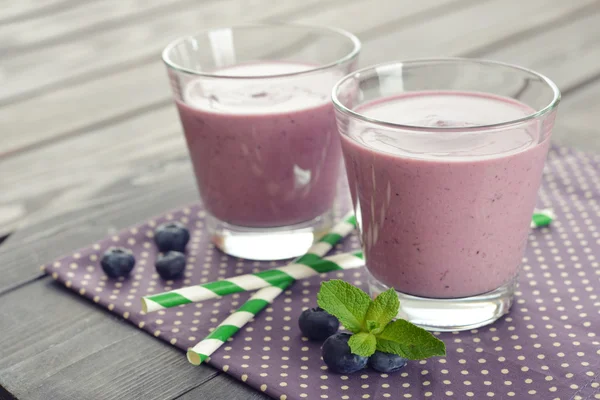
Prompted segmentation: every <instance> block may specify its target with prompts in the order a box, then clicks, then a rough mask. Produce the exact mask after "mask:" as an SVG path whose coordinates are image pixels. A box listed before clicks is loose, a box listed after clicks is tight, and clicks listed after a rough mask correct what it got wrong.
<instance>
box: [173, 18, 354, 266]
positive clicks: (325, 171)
mask: <svg viewBox="0 0 600 400" xmlns="http://www.w3.org/2000/svg"><path fill="white" fill-rule="evenodd" d="M359 51H360V42H359V41H358V39H357V38H356V37H355V36H353V35H352V34H350V33H348V32H345V31H342V30H339V29H333V28H327V27H317V26H306V25H293V24H258V25H241V26H233V27H224V28H214V29H208V30H206V31H203V32H200V33H198V34H196V35H193V36H188V37H183V38H180V39H177V40H175V41H174V42H172V43H171V44H169V45H168V46H167V47H166V49H165V50H164V52H163V60H164V62H165V64H166V65H167V70H168V73H169V78H170V81H171V87H172V90H173V95H174V98H175V104H176V106H177V109H178V111H179V116H180V118H181V123H182V125H183V130H184V133H185V138H186V140H187V145H188V149H189V153H190V157H191V160H192V164H193V168H194V172H195V175H196V181H197V184H198V188H199V192H200V197H201V199H202V201H203V203H204V206H205V208H206V212H207V228H208V230H209V232H210V234H211V235H212V238H213V243H215V245H216V246H217V247H218V248H220V249H221V250H222V251H224V252H225V253H227V254H230V255H233V256H237V257H242V258H247V259H253V260H277V259H284V258H290V257H295V256H298V255H301V254H304V253H305V252H306V250H307V249H308V248H309V247H310V245H311V244H312V243H313V241H314V240H315V239H316V238H318V237H319V236H320V235H322V234H323V233H324V232H325V231H326V230H327V229H328V228H329V227H330V226H331V223H332V207H333V203H334V199H335V195H336V186H337V181H338V176H339V170H340V167H341V165H342V159H341V148H340V143H339V138H338V134H337V130H336V126H335V114H334V111H333V105H332V104H331V100H330V92H331V89H332V88H333V85H334V84H335V83H336V82H337V81H338V80H339V79H340V78H341V77H343V76H344V75H346V74H348V73H349V72H351V71H352V70H353V69H354V66H355V64H356V61H357V57H358V53H359Z"/></svg>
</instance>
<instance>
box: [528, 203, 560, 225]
mask: <svg viewBox="0 0 600 400" xmlns="http://www.w3.org/2000/svg"><path fill="white" fill-rule="evenodd" d="M554 218H556V215H554V212H553V211H552V210H551V209H549V208H546V209H543V210H535V211H534V212H533V216H532V217H531V224H530V226H531V228H542V227H544V226H548V225H550V224H551V223H552V221H553V220H554Z"/></svg>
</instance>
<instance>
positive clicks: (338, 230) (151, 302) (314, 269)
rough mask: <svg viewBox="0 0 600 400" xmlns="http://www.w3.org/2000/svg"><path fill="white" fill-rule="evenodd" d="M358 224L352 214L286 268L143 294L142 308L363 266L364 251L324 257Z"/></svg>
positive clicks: (231, 292)
mask: <svg viewBox="0 0 600 400" xmlns="http://www.w3.org/2000/svg"><path fill="white" fill-rule="evenodd" d="M355 227H356V219H355V218H354V215H353V214H352V213H349V214H348V215H346V216H345V217H344V219H343V220H342V221H340V222H339V223H337V224H336V225H335V226H334V227H333V228H332V229H331V231H329V233H327V234H326V235H325V236H323V237H322V238H321V239H320V240H319V241H318V242H317V243H315V244H313V245H312V246H311V247H310V249H309V250H308V252H307V253H306V254H305V255H303V256H302V257H300V258H298V259H297V260H295V261H294V262H293V263H291V264H288V265H286V266H285V267H279V268H275V269H270V270H265V271H261V272H257V273H254V274H247V275H241V276H237V277H232V278H229V279H225V280H222V281H215V282H209V283H205V284H202V285H194V286H188V287H184V288H180V289H176V290H172V291H170V292H164V293H159V294H155V295H151V296H144V297H142V310H143V311H144V312H145V313H150V312H154V311H158V310H162V309H164V308H170V307H176V306H179V305H182V304H188V303H193V302H199V301H204V300H208V299H213V298H215V297H218V296H225V295H228V294H233V293H239V292H246V291H252V290H257V289H261V288H263V287H267V286H272V285H275V284H277V283H279V282H283V281H287V280H289V279H303V278H307V277H309V276H313V275H316V274H318V273H322V272H329V271H334V270H339V269H346V268H356V267H360V266H362V265H364V261H362V253H361V254H360V255H351V256H350V257H348V255H336V256H333V257H330V258H326V259H321V257H323V256H324V255H325V254H327V253H328V252H329V251H330V250H331V249H332V248H333V246H335V245H336V244H337V243H338V242H339V241H340V240H342V239H343V238H344V237H346V236H347V235H349V234H350V232H352V231H353V230H354V228H355Z"/></svg>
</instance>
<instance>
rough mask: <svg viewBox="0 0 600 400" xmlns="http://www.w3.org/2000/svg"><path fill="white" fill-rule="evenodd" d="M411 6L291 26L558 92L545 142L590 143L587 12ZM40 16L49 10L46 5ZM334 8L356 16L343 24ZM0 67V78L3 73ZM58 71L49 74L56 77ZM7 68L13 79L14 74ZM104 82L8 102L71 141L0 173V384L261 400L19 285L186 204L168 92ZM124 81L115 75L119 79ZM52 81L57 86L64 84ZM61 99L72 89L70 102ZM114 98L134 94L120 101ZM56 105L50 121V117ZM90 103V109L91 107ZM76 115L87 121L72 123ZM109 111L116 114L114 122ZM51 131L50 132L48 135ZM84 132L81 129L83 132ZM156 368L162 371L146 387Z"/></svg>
mask: <svg viewBox="0 0 600 400" xmlns="http://www.w3.org/2000/svg"><path fill="white" fill-rule="evenodd" d="M253 1H254V2H256V1H258V0H253ZM264 1H266V0H264ZM31 3H32V2H31ZM280 3H285V4H288V5H289V4H291V3H287V2H280ZM416 3H418V2H416ZM422 3H423V5H422V6H421V8H420V10H421V11H418V12H417V11H415V13H414V14H411V15H395V16H394V18H390V15H391V14H393V13H394V10H395V8H394V4H395V3H394V2H393V1H391V0H389V2H387V1H385V0H378V4H380V5H381V7H380V8H381V11H382V14H385V15H381V16H378V15H377V13H376V12H375V11H374V10H371V9H370V8H369V7H368V6H367V4H373V3H368V2H367V1H366V0H365V1H362V0H360V1H359V0H356V1H355V2H352V3H349V2H337V1H336V2H335V3H329V4H334V6H335V7H336V8H332V9H327V8H324V9H322V10H319V7H316V8H313V9H311V10H309V11H306V12H300V13H298V14H294V17H295V18H296V19H297V20H302V21H309V20H310V18H311V16H312V15H314V17H315V22H318V23H324V24H333V25H339V26H344V27H346V28H350V29H353V30H359V29H360V26H361V23H362V18H363V14H364V20H365V24H366V26H369V29H368V30H366V31H363V32H362V33H363V34H362V37H363V39H366V43H365V52H364V57H363V63H372V62H375V61H379V60H384V59H386V57H389V58H394V59H397V58H408V57H414V56H420V55H422V56H432V55H437V56H439V55H440V54H443V55H460V54H467V55H477V56H484V57H490V58H496V59H502V60H506V61H511V62H515V63H519V64H522V65H526V66H529V67H533V68H535V69H538V70H540V71H541V72H544V73H547V74H548V75H550V76H551V77H552V78H553V79H555V80H556V81H557V83H558V84H559V85H560V86H562V87H563V89H566V90H565V91H566V93H567V95H566V96H565V99H564V102H563V105H562V109H561V113H560V116H559V119H558V122H557V129H556V131H557V132H562V133H561V134H560V135H561V136H560V137H561V138H562V137H563V136H564V139H565V140H572V142H571V143H574V144H577V145H579V146H581V147H586V148H590V146H591V145H593V144H594V143H598V142H599V141H598V140H596V135H597V129H595V127H596V126H598V123H599V122H600V121H598V119H599V118H600V117H598V114H597V112H596V109H597V108H598V106H599V104H598V103H600V97H599V96H598V93H600V91H599V89H600V76H598V74H599V73H600V66H599V65H600V64H599V63H598V60H599V59H600V49H598V46H596V45H595V40H596V39H597V38H598V37H599V35H598V29H599V28H598V27H597V26H595V25H596V24H595V22H596V21H598V9H597V3H598V2H591V1H588V0H581V1H575V2H557V1H550V0H546V1H543V0H533V1H531V2H529V3H528V2H524V1H516V0H510V1H500V0H488V1H485V2H477V1H469V0H463V1H459V2H456V3H454V2H453V3H449V2H445V3H444V4H441V5H440V6H439V7H436V8H434V9H430V8H429V7H430V6H432V3H431V2H422ZM44 4H51V5H53V4H58V5H60V4H61V3H60V2H59V1H56V0H52V1H50V0H49V1H47V2H46V3H44ZM210 4H212V3H210ZM223 4H227V3H225V2H223ZM311 4H312V5H313V6H314V5H316V4H317V3H316V2H315V3H311ZM406 4H409V3H408V2H407V3H406ZM411 4H412V3H411ZM201 7H204V6H201ZM211 7H212V6H211ZM223 7H224V6H223ZM309 7H311V5H310V4H309ZM411 7H412V6H411ZM415 7H417V6H415ZM582 7H583V8H582ZM346 9H348V10H353V11H352V12H354V13H355V14H352V12H351V11H347V12H346V13H344V10H346ZM204 10H205V11H206V10H213V11H214V12H215V15H216V16H215V17H214V18H213V19H217V18H220V17H223V18H228V17H226V15H230V14H228V13H235V12H237V11H236V10H234V11H225V10H224V9H223V8H221V6H218V5H215V6H214V8H208V9H204ZM415 10H416V8H415ZM425 10H426V11H425ZM266 11H268V10H266ZM266 11H265V10H263V13H260V12H258V13H257V14H256V15H255V18H265V15H266V14H265V13H266ZM296 11H297V10H296ZM49 12H58V10H55V11H49ZM586 14H589V15H586ZM2 18H3V16H2V17H0V23H1V22H2ZM160 18H162V16H161V17H160ZM160 18H155V19H154V21H156V20H158V19H160ZM378 18H381V19H378ZM386 21H387V22H386ZM336 22H337V23H336ZM344 24H345V25H344ZM396 25H398V26H396ZM597 25H600V24H597ZM65 29H67V28H65ZM140 29H142V28H141V25H139V24H138V25H135V26H132V27H125V28H124V30H123V31H124V32H136V33H139V32H142V31H140ZM117 30H118V29H114V30H113V29H111V30H110V32H113V31H117ZM65 32H66V30H65ZM132 34H135V33H132ZM102 35H104V32H99V33H98V35H94V40H95V38H97V37H104V36H102ZM88 39H89V40H92V38H91V37H90V38H86V39H85V40H82V43H83V46H85V43H91V42H88V41H87V40H88ZM138 40H140V39H139V37H138ZM94 43H96V44H101V43H102V42H101V41H99V42H94ZM24 54H25V53H24ZM79 56H80V54H78V55H76V56H75V57H79ZM44 60H45V59H44ZM47 60H48V61H44V62H41V64H40V66H39V70H38V71H39V74H41V72H42V71H43V68H44V67H46V68H50V69H51V68H52V65H51V64H50V63H51V62H53V61H54V60H52V58H48V59H47ZM4 61H5V60H4V59H3V65H2V67H0V68H4ZM9 62H10V61H9ZM119 63H127V57H124V58H119V59H113V60H108V63H107V64H106V65H105V67H107V68H118V67H119V66H120V65H122V64H119ZM135 65H137V67H135V68H138V70H139V71H143V72H148V71H152V68H151V67H146V66H143V65H141V64H135ZM65 66H66V64H64V65H62V66H61V67H60V68H57V69H55V70H51V71H54V72H56V73H59V74H60V73H63V72H64V70H63V68H65ZM23 67H24V68H25V69H26V68H27V67H26V65H23ZM11 68H16V69H18V64H14V65H13V66H12V67H11ZM131 68H132V69H133V68H134V67H131ZM145 68H148V69H145ZM153 68H156V67H153ZM161 68H162V66H161ZM16 69H15V71H16ZM156 71H158V69H156ZM105 72H106V71H105ZM105 72H102V73H100V74H98V75H93V76H94V79H97V80H98V81H101V82H104V84H105V85H107V84H109V83H111V84H113V85H117V86H115V87H118V85H122V87H123V89H122V90H121V91H116V90H114V91H113V89H114V88H108V90H107V91H104V90H103V88H102V86H101V85H97V84H94V83H93V82H92V83H86V82H87V81H88V79H90V77H86V76H85V74H84V75H79V78H77V79H80V80H79V81H76V84H74V83H73V81H71V83H70V84H69V85H71V86H70V87H68V85H67V86H65V89H63V90H57V91H54V89H53V88H50V89H51V90H50V89H48V86H46V89H44V90H42V91H37V92H36V91H35V90H37V88H38V87H39V86H40V85H42V86H43V85H44V84H45V83H44V82H48V81H44V80H43V79H40V77H39V75H35V74H34V75H32V81H33V83H32V85H31V88H33V89H32V90H34V92H35V93H38V94H42V95H41V96H39V97H35V96H37V94H35V93H34V97H31V99H30V100H22V101H21V102H20V103H19V104H21V105H22V104H29V105H30V106H31V105H35V106H38V107H50V108H51V109H50V110H49V111H48V112H46V111H44V110H42V117H43V119H42V120H43V121H44V123H43V124H40V125H38V127H41V128H47V129H50V130H51V131H52V132H58V133H59V134H64V133H65V132H66V133H69V130H68V129H69V128H70V129H71V133H72V134H73V137H71V138H68V139H65V140H63V141H53V142H52V143H50V144H48V145H40V146H39V148H37V149H36V150H32V151H29V152H26V153H21V154H18V155H14V156H12V157H9V158H5V159H2V160H0V187H2V191H0V210H1V208H2V206H4V207H6V206H14V205H21V206H23V207H24V208H25V211H26V214H28V222H26V223H25V224H23V228H22V229H19V230H18V231H17V232H16V233H15V234H14V235H12V236H11V238H10V239H8V240H7V241H6V243H5V244H3V245H2V246H0V304H2V306H0V385H4V386H5V387H6V388H7V389H8V390H9V391H10V392H12V393H13V394H14V395H16V396H17V397H18V398H20V399H67V398H69V399H88V398H89V399H138V398H143V399H154V398H156V399H173V398H179V399H184V400H188V399H190V400H191V399H264V398H265V397H264V395H262V394H260V393H258V392H256V391H253V390H250V389H247V388H246V387H245V386H244V385H242V384H241V383H239V382H237V381H235V380H234V379H232V378H229V377H227V376H223V375H221V374H218V373H217V372H216V371H214V370H212V369H210V368H209V367H201V368H191V367H190V366H189V365H188V364H187V362H186V361H185V358H184V357H183V355H182V354H181V352H179V351H177V350H175V349H174V348H172V347H171V346H169V345H166V344H164V343H161V342H159V341H157V340H156V339H154V338H152V337H150V336H149V335H146V334H144V333H142V332H141V331H139V330H137V329H135V328H133V327H132V326H130V325H128V324H127V323H124V322H123V321H121V320H119V319H118V318H115V317H114V316H112V315H110V314H108V313H107V312H104V311H101V310H99V309H98V308H97V307H96V306H94V305H92V304H90V303H88V302H86V301H85V300H83V299H81V298H79V297H78V296H76V295H73V294H71V293H69V292H68V291H66V290H64V289H62V288H60V287H59V286H58V285H55V284H53V283H51V282H50V280H49V279H48V278H42V279H38V280H35V281H32V279H35V278H36V277H38V276H39V272H38V270H37V267H38V266H39V264H41V263H43V262H47V261H49V260H51V259H52V258H55V257H57V256H59V255H60V254H62V253H66V252H68V251H72V250H73V249H74V248H76V247H79V246H83V245H86V244H88V243H90V242H92V241H94V240H97V239H99V238H101V237H103V236H104V235H106V233H108V232H110V231H112V230H114V229H118V228H121V227H124V226H127V225H131V224H133V223H135V222H136V221H140V220H143V219H145V218H147V217H149V216H151V215H153V214H157V213H160V212H164V211H165V210H166V209H168V208H171V207H176V206H180V205H182V204H184V203H187V202H190V201H194V200H196V199H197V194H196V190H195V186H194V182H193V178H192V173H191V169H190V166H189V162H188V160H187V155H186V150H185V145H184V143H183V137H182V135H181V133H180V132H179V130H180V129H179V125H178V121H177V116H176V113H175V111H174V109H173V107H172V106H171V105H170V103H169V100H168V90H167V92H166V93H163V97H162V98H163V99H164V101H162V102H161V100H160V99H161V97H159V96H157V97H156V99H157V100H156V101H154V100H153V101H154V102H147V103H140V101H141V99H143V97H144V95H146V94H148V93H150V94H152V93H158V91H159V89H156V87H158V88H160V87H161V86H160V85H163V83H161V82H164V81H165V79H164V75H163V72H162V71H161V73H160V75H159V74H158V73H156V74H155V75H152V77H154V78H155V79H156V80H157V81H158V80H159V82H157V83H154V82H153V81H151V80H142V81H141V84H149V85H157V86H154V89H152V90H148V91H146V90H145V89H143V88H142V89H140V86H135V85H134V84H129V86H127V83H126V82H122V81H119V80H118V79H116V78H114V76H113V77H111V76H108V77H106V78H104V77H103V76H104V73H105ZM94 73H96V72H94ZM24 74H25V73H24ZM127 74H128V72H127V71H126V72H122V75H121V72H119V73H117V74H114V75H116V76H120V77H123V76H130V75H127ZM15 76H18V75H15ZM22 76H26V75H22ZM65 76H66V77H67V78H66V79H67V80H68V79H69V75H63V78H61V79H65V78H64V77H65ZM594 80H595V82H592V83H591V85H590V86H589V87H586V84H587V83H589V82H590V81H594ZM56 82H62V83H60V85H62V84H63V83H64V82H65V81H64V80H63V81H56ZM3 83H4V82H3ZM56 84H57V85H59V83H56ZM73 86H81V88H82V89H81V90H80V91H75V90H74V89H73ZM47 89H48V90H47ZM91 89H94V90H97V91H98V92H97V93H93V92H90V91H89V90H91ZM127 90H129V91H137V90H140V92H138V93H137V96H135V95H130V96H127V95H125V94H124V93H125V91H127ZM154 90H156V92H154ZM15 93H16V92H15ZM65 93H69V95H65ZM102 93H108V94H111V96H112V97H110V98H112V99H113V100H114V101H115V104H114V107H113V108H111V110H112V111H111V112H112V114H111V113H104V111H102V110H97V109H95V108H94V107H92V106H91V105H86V104H81V103H82V102H83V101H82V99H87V98H88V97H90V95H91V94H102ZM1 96H2V94H0V99H1V98H2V97H1ZM45 96H49V97H45ZM78 96H79V97H78ZM0 101H1V100H0ZM28 101H31V102H30V103H27V102H28ZM63 101H64V103H62V106H63V108H64V109H63V110H61V108H60V107H58V106H56V107H54V106H53V105H52V103H53V102H63ZM103 104H105V103H100V102H97V103H92V105H94V106H96V107H99V106H101V105H103ZM141 104H142V105H143V104H145V106H142V107H140V105H141ZM21 105H17V106H19V107H21ZM109 106H110V105H109ZM119 106H120V107H121V109H120V108H119ZM52 107H53V108H52ZM28 109H31V108H30V107H24V108H23V110H28ZM35 110H36V111H37V110H39V108H38V109H35ZM79 110H84V111H85V112H87V113H88V116H89V117H91V118H90V119H85V118H83V117H78V116H77V111H79ZM119 110H121V111H123V110H125V112H122V113H121V114H119V113H118V112H119ZM67 111H68V112H67ZM138 111H146V112H141V113H140V112H138ZM52 112H59V113H61V112H62V114H60V116H61V117H62V118H63V119H71V118H73V119H74V120H75V121H76V123H75V124H70V122H68V121H67V122H63V121H60V120H59V118H55V117H54V116H53V115H52ZM96 112H97V113H98V114H95V113H96ZM6 115H12V116H16V117H18V118H19V119H18V122H19V123H20V122H21V121H23V126H24V127H28V129H31V132H36V131H35V130H34V129H33V128H34V127H35V126H36V125H33V124H29V123H28V122H27V121H26V120H27V119H28V118H29V119H32V118H34V117H32V116H31V115H29V114H26V113H25V112H24V111H23V113H21V114H18V113H14V114H11V113H10V112H9V113H8V114H3V113H2V111H0V125H1V124H2V123H4V122H2V121H3V120H2V119H1V118H2V117H3V116H4V117H6ZM115 115H116V116H117V117H118V118H116V119H115V118H114V116H115ZM107 118H108V120H107ZM111 118H112V120H111ZM107 121H108V122H109V123H107ZM5 123H6V125H4V126H6V127H8V128H11V130H14V127H15V126H17V124H16V121H12V123H9V122H8V120H5ZM56 124H58V126H59V127H60V128H61V129H55V126H56ZM89 126H93V128H91V129H89V131H88V130H87V129H84V128H85V127H89ZM78 129H79V130H78ZM3 132H4V130H3ZM36 133H37V132H36ZM84 133H85V134H84ZM11 138H12V137H11ZM573 138H574V139H573ZM561 140H562V139H561ZM0 146H1V144H0ZM13 211H14V209H13ZM0 221H2V219H1V214H0ZM0 224H1V222H0ZM0 230H1V228H0ZM15 284H21V286H19V287H17V288H15V289H14V290H12V291H8V292H5V293H4V294H2V288H4V289H6V288H7V287H8V286H11V285H15ZM25 343H26V344H27V346H25V345H24V344H25ZM159 369H163V370H166V371H167V372H166V373H164V372H163V373H161V374H157V373H156V371H158V370H159ZM165 375H168V378H165ZM2 395H3V394H2V391H1V390H0V398H2Z"/></svg>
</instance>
